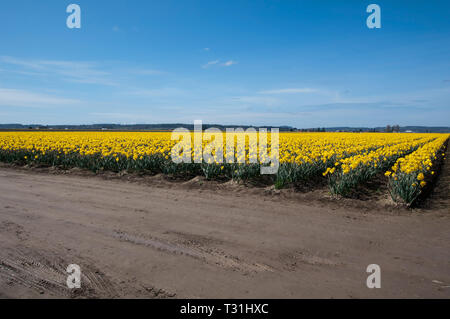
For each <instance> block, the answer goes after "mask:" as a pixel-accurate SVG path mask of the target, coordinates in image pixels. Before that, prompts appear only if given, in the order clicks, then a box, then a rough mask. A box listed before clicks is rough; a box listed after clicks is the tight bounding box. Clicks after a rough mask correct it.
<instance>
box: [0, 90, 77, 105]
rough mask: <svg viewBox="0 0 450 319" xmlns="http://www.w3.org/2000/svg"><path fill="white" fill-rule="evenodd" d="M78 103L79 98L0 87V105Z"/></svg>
mask: <svg viewBox="0 0 450 319" xmlns="http://www.w3.org/2000/svg"><path fill="white" fill-rule="evenodd" d="M77 103H80V101H79V100H75V99H68V98H61V97H55V96H51V95H47V94H41V93H34V92H31V91H26V90H17V89H6V88H0V105H1V106H15V107H16V106H18V107H49V106H63V105H73V104H77Z"/></svg>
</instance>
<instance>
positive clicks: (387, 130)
mask: <svg viewBox="0 0 450 319" xmlns="http://www.w3.org/2000/svg"><path fill="white" fill-rule="evenodd" d="M386 133H392V126H390V125H389V124H388V125H386Z"/></svg>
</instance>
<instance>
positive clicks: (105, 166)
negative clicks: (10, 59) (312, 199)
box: [0, 132, 449, 205]
mask: <svg viewBox="0 0 450 319" xmlns="http://www.w3.org/2000/svg"><path fill="white" fill-rule="evenodd" d="M239 134H244V133H237V134H236V136H235V137H234V144H235V145H233V148H232V149H231V152H230V149H229V148H228V147H227V142H228V143H232V142H230V141H229V140H227V139H224V140H223V141H222V143H221V144H220V145H221V147H223V149H222V150H220V152H219V151H218V149H216V148H212V147H211V145H209V142H210V141H208V139H204V140H203V144H202V145H203V152H206V150H208V151H209V152H210V153H211V158H210V160H208V161H205V160H203V161H200V162H198V161H195V159H196V156H198V153H196V152H198V149H195V148H193V149H192V150H190V153H189V157H190V158H189V161H186V162H183V163H178V164H177V163H174V162H173V160H172V155H173V154H172V150H173V149H174V147H175V145H177V142H178V141H177V140H172V139H171V133H169V132H151V133H150V132H147V133H146V132H0V161H1V162H6V163H15V164H20V165H39V166H52V167H60V168H62V169H69V168H73V167H78V168H83V169H88V170H91V171H93V172H100V171H113V172H122V171H127V172H140V173H147V174H158V173H163V174H165V175H169V176H174V177H182V178H183V177H184V178H188V177H194V176H205V177H206V179H209V180H236V181H244V182H246V181H254V180H258V179H261V178H262V176H261V174H260V166H261V165H262V164H259V163H261V162H264V161H267V157H270V156H272V155H273V154H272V155H271V148H272V145H270V142H271V136H270V134H269V137H268V141H269V143H268V146H267V151H266V150H264V152H261V147H260V148H258V145H256V144H255V143H254V142H253V143H252V142H251V141H252V139H251V137H249V136H248V135H247V136H241V137H243V138H244V139H243V141H246V142H244V143H245V147H244V148H245V152H244V153H243V154H238V153H237V152H235V150H238V148H239V145H237V143H238V141H239ZM255 134H257V133H255ZM192 135H193V134H192ZM192 138H193V136H192ZM245 138H246V139H245ZM448 139H449V135H448V134H402V133H397V134H396V133H393V134H384V133H362V134H355V133H281V134H280V135H279V147H278V149H279V156H278V159H279V163H280V166H279V169H278V171H277V173H276V174H275V175H272V176H270V177H269V178H266V179H265V180H266V182H267V179H269V182H270V183H273V184H274V185H275V187H276V188H278V189H280V188H285V187H290V186H295V185H301V184H303V183H308V184H311V183H313V184H314V183H316V184H323V183H326V184H327V185H328V187H329V190H330V193H331V194H333V195H335V196H340V197H349V196H351V195H352V194H353V193H354V191H355V190H356V189H357V188H358V187H359V186H361V185H364V184H365V183H367V182H370V181H371V180H373V179H380V178H381V179H383V180H384V181H385V182H386V184H388V185H389V193H390V194H391V197H392V199H393V200H394V201H396V202H398V203H403V204H406V205H410V204H412V203H413V202H414V201H415V200H416V199H417V198H418V197H419V196H420V195H421V194H422V193H423V190H425V189H427V185H428V184H431V183H432V182H433V181H434V180H435V179H436V177H437V175H438V174H437V170H436V167H437V166H438V165H439V163H440V162H441V161H442V160H443V158H444V152H445V149H446V145H447V143H448ZM222 145H223V146H222ZM177 152H178V151H177ZM219 153H223V154H225V159H226V160H225V161H222V160H221V159H220V158H219V157H218V154H219ZM200 154H202V152H200ZM267 154H269V155H267ZM191 159H192V160H193V161H191Z"/></svg>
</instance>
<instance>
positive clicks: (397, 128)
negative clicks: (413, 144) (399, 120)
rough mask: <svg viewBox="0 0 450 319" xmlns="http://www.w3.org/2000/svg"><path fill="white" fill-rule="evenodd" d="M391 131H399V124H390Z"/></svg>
mask: <svg viewBox="0 0 450 319" xmlns="http://www.w3.org/2000/svg"><path fill="white" fill-rule="evenodd" d="M392 131H393V132H397V133H398V132H400V125H398V124H396V125H394V126H392Z"/></svg>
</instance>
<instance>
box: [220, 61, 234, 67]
mask: <svg viewBox="0 0 450 319" xmlns="http://www.w3.org/2000/svg"><path fill="white" fill-rule="evenodd" d="M234 64H237V62H236V61H233V60H229V61H227V62H225V63H223V64H222V65H223V66H232V65H234Z"/></svg>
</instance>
